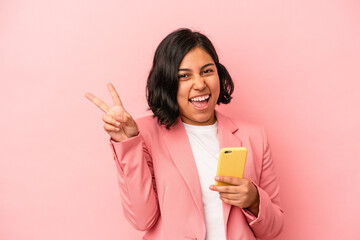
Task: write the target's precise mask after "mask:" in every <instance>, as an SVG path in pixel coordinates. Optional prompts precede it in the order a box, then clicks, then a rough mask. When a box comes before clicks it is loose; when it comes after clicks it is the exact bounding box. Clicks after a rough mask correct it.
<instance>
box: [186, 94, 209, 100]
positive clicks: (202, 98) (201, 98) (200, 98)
mask: <svg viewBox="0 0 360 240" xmlns="http://www.w3.org/2000/svg"><path fill="white" fill-rule="evenodd" d="M209 97H210V95H206V96H202V97H195V98H190V101H192V102H200V101H204V100H207V99H209Z"/></svg>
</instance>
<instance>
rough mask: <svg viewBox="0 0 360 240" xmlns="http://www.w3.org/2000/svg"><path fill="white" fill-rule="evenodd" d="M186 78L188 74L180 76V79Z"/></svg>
mask: <svg viewBox="0 0 360 240" xmlns="http://www.w3.org/2000/svg"><path fill="white" fill-rule="evenodd" d="M186 77H188V75H187V74H181V75H179V78H186Z"/></svg>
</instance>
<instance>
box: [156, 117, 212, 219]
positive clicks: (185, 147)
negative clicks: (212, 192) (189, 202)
mask: <svg viewBox="0 0 360 240" xmlns="http://www.w3.org/2000/svg"><path fill="white" fill-rule="evenodd" d="M161 129H162V132H163V136H164V140H165V143H166V145H167V148H168V150H169V152H170V155H171V157H172V159H173V161H174V163H175V165H176V167H177V168H178V169H179V171H180V173H181V175H182V176H183V178H184V180H185V183H186V184H187V186H188V188H189V189H190V192H191V195H192V197H193V199H194V202H195V204H196V207H197V208H198V210H199V212H200V215H201V216H202V218H203V219H204V223H205V216H204V208H203V204H202V197H201V187H200V179H199V175H198V171H197V167H196V163H195V160H194V156H193V154H192V150H191V146H190V142H189V139H188V136H187V134H186V131H185V128H184V125H183V124H182V122H181V120H180V118H179V119H178V120H177V122H176V123H174V125H173V126H171V128H170V129H169V130H167V129H166V128H165V127H162V128H161Z"/></svg>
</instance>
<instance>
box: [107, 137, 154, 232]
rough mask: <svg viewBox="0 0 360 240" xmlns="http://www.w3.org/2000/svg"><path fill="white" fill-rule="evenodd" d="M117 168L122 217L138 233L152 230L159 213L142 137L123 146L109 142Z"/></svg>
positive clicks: (135, 138) (147, 155) (148, 160)
mask: <svg viewBox="0 0 360 240" xmlns="http://www.w3.org/2000/svg"><path fill="white" fill-rule="evenodd" d="M110 146H111V148H112V150H113V153H114V160H115V163H116V167H117V173H118V182H119V186H120V191H121V198H122V205H123V210H124V215H125V217H126V218H127V220H128V221H129V222H130V223H131V224H132V225H133V226H134V228H136V229H137V230H140V231H145V230H147V229H149V228H151V227H152V226H153V225H154V224H155V223H156V221H157V219H158V217H159V215H160V211H159V205H158V200H157V194H156V188H155V186H156V185H155V178H154V172H153V165H152V159H151V156H150V154H149V151H148V149H147V147H146V145H145V142H144V140H143V137H142V135H141V133H140V134H139V135H138V136H136V137H132V138H129V139H127V140H125V141H122V142H115V141H113V140H110Z"/></svg>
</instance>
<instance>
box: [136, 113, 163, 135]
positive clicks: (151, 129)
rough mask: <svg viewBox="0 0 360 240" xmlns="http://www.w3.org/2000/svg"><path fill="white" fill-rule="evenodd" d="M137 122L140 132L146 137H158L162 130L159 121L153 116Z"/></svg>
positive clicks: (139, 119) (142, 118)
mask: <svg viewBox="0 0 360 240" xmlns="http://www.w3.org/2000/svg"><path fill="white" fill-rule="evenodd" d="M135 122H136V124H137V126H138V128H139V132H141V134H142V135H143V136H145V137H146V136H151V135H156V134H158V132H159V130H160V129H159V128H160V126H159V124H158V122H157V119H156V118H154V117H153V115H149V116H145V117H141V118H138V119H136V120H135Z"/></svg>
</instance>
